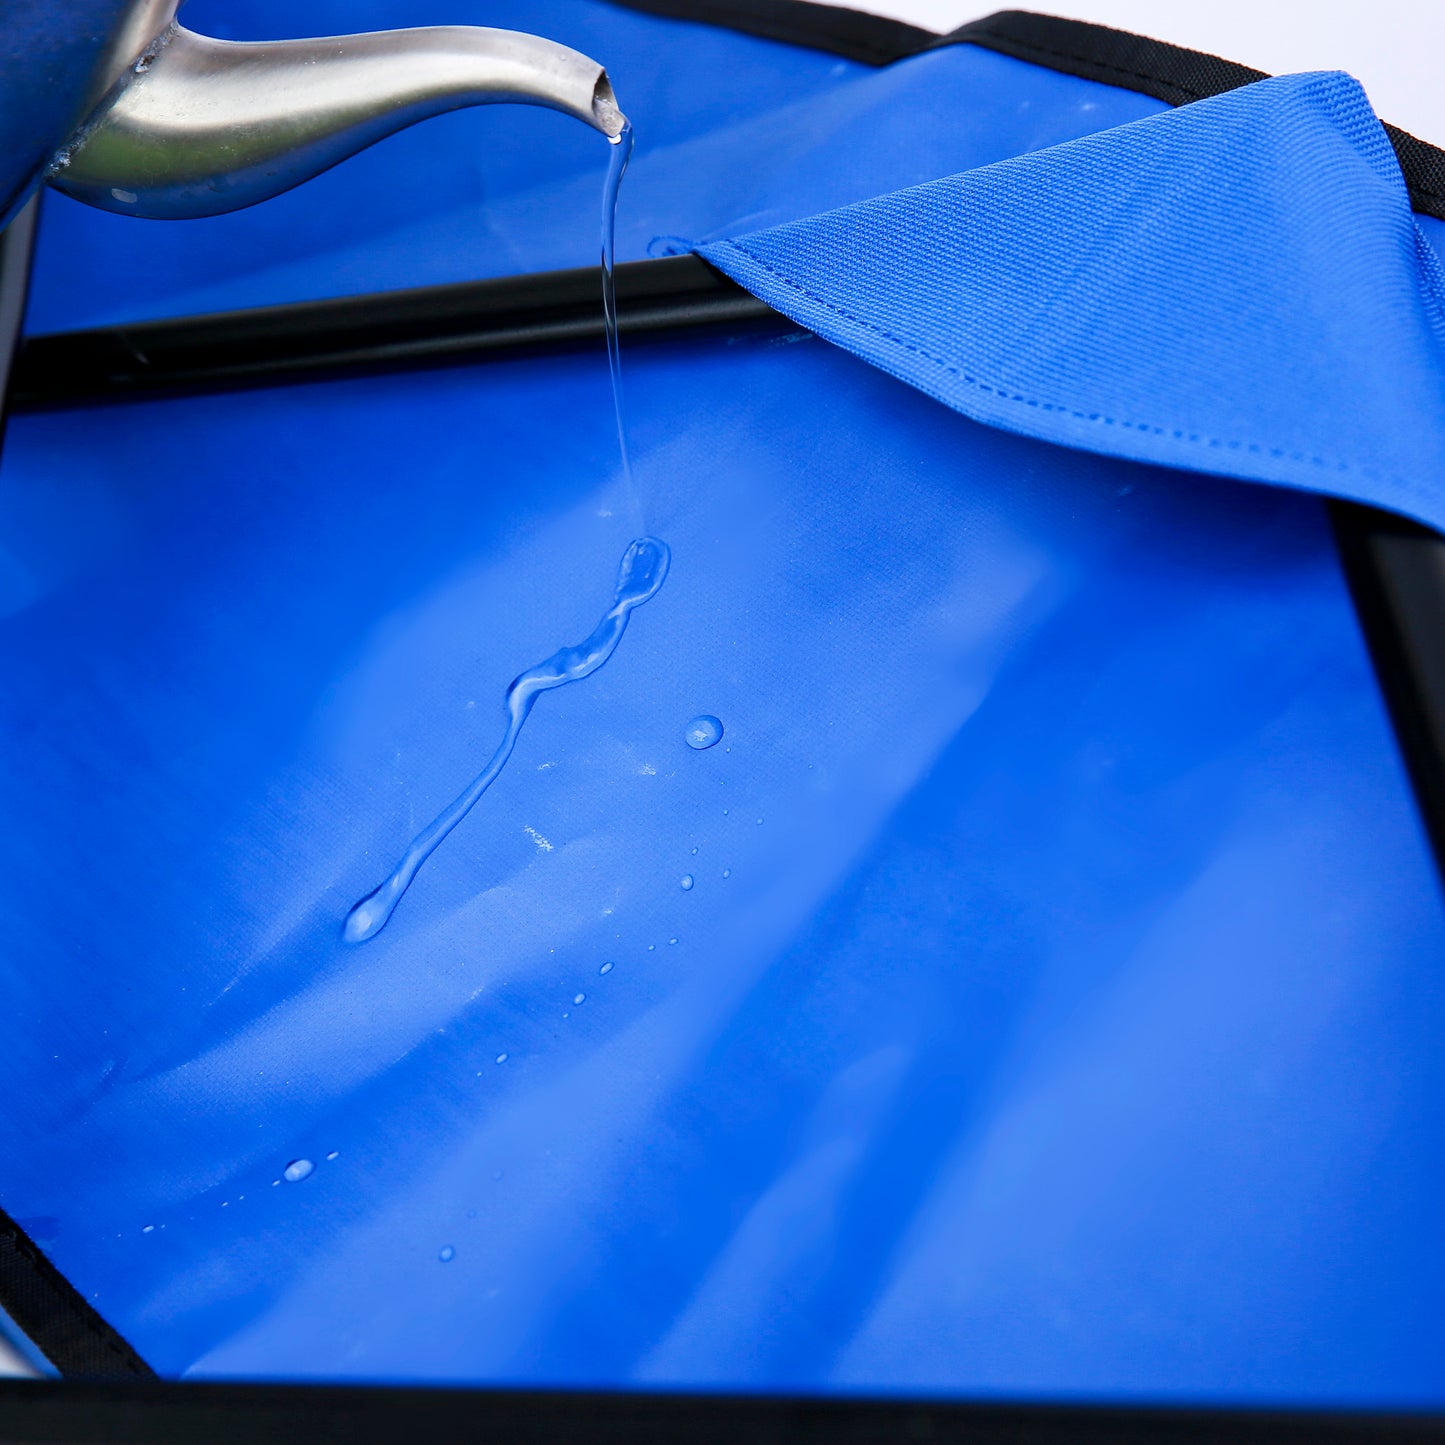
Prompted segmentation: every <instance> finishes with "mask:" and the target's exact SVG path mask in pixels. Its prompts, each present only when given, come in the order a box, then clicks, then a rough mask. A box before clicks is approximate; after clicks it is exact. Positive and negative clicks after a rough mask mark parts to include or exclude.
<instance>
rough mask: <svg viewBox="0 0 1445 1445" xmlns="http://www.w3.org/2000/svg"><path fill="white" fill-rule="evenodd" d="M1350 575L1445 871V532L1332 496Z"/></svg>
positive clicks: (1363, 628) (1438, 859)
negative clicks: (1334, 500)
mask: <svg viewBox="0 0 1445 1445" xmlns="http://www.w3.org/2000/svg"><path fill="white" fill-rule="evenodd" d="M1330 519H1331V521H1332V523H1333V525H1334V531H1335V541H1336V544H1337V546H1338V548H1339V553H1340V561H1341V563H1342V564H1343V566H1344V572H1345V580H1346V581H1347V582H1348V584H1349V588H1350V593H1351V596H1352V597H1353V599H1354V603H1355V611H1356V613H1357V615H1358V616H1359V619H1360V630H1361V631H1362V632H1363V633H1364V634H1365V642H1366V644H1367V645H1368V647H1369V652H1370V659H1371V661H1372V663H1373V664H1374V668H1375V676H1376V678H1377V680H1378V681H1379V684H1380V692H1381V693H1382V694H1383V696H1384V699H1385V705H1386V707H1387V708H1388V709H1389V712H1390V718H1391V721H1392V722H1393V723H1394V727H1395V736H1396V738H1397V740H1398V741H1399V744H1400V752H1401V754H1402V755H1403V757H1404V760H1405V767H1406V770H1407V771H1408V772H1409V774H1410V781H1411V783H1412V784H1413V785H1414V788H1415V796H1416V798H1417V800H1418V802H1419V805H1420V813H1421V817H1422V820H1423V822H1424V825H1425V831H1426V834H1427V835H1428V837H1429V839H1430V844H1431V846H1432V848H1433V849H1434V850H1435V859H1436V862H1437V863H1438V864H1439V865H1440V868H1441V871H1442V872H1445V628H1442V625H1441V623H1442V619H1445V538H1442V537H1441V536H1440V534H1439V533H1438V532H1432V531H1431V530H1430V528H1428V527H1424V526H1421V525H1420V523H1418V522H1412V521H1409V520H1407V519H1406V518H1404V517H1398V516H1396V515H1395V514H1394V513H1392V512H1382V511H1379V510H1377V509H1376V508H1374V507H1365V506H1361V505H1360V504H1358V503H1355V502H1331V503H1330Z"/></svg>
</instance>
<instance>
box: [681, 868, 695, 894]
mask: <svg viewBox="0 0 1445 1445" xmlns="http://www.w3.org/2000/svg"><path fill="white" fill-rule="evenodd" d="M692 882H693V879H692V874H691V873H684V874H683V875H682V878H681V880H680V883H681V887H682V891H683V892H684V893H687V892H690V891H691V889H692Z"/></svg>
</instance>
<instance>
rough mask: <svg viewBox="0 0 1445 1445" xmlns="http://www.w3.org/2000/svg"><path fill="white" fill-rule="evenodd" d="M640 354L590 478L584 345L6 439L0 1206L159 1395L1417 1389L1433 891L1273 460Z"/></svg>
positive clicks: (816, 347) (806, 355)
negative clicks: (1197, 464)
mask: <svg viewBox="0 0 1445 1445" xmlns="http://www.w3.org/2000/svg"><path fill="white" fill-rule="evenodd" d="M628 380H629V388H630V394H631V396H632V398H633V428H632V435H633V441H634V445H635V449H636V456H637V469H638V480H637V487H636V491H635V493H630V492H629V490H628V489H627V487H626V485H625V484H624V483H623V482H622V480H621V479H620V478H619V477H618V475H617V473H616V463H615V451H614V450H613V446H612V440H611V435H610V432H611V415H610V405H609V400H608V397H607V388H606V380H605V363H604V362H603V360H602V358H601V357H588V356H582V357H573V358H542V359H537V360H533V361H526V362H513V363H506V364H497V365H493V366H489V367H484V368H478V369H474V370H464V371H456V372H448V373H439V374H435V375H414V376H409V377H399V378H390V379H387V378H378V379H374V380H369V381H357V382H352V383H347V384H334V385H324V386H312V387H302V388H290V389H278V390H275V391H268V392H261V393H255V394H251V395H246V396H234V397H220V398H216V399H211V400H197V401H187V402H170V403H162V402H155V403H148V404H145V405H137V406H128V407H124V408H112V409H109V410H107V411H104V412H98V413H91V414H88V415H86V416H84V417H82V418H77V417H75V416H52V417H22V418H18V419H17V420H16V422H15V424H14V427H13V431H12V434H11V439H10V443H9V449H8V455H7V459H6V464H5V473H4V475H5V481H6V489H5V494H6V499H7V501H6V506H7V511H6V536H7V548H8V556H9V558H10V560H9V562H8V564H7V568H6V578H7V589H6V596H7V607H6V611H7V615H6V616H5V618H4V621H3V624H0V665H3V668H4V672H5V676H6V678H7V686H6V689H5V693H4V698H3V700H0V736H3V738H4V739H5V747H6V752H7V755H9V756H10V757H11V758H12V759H16V760H18V763H17V765H16V766H12V767H11V768H8V769H6V770H5V772H4V776H3V784H0V786H3V795H0V805H3V809H4V816H5V817H6V819H7V820H8V827H7V829H6V831H5V833H4V835H3V837H0V890H3V893H0V900H3V907H4V912H5V916H6V919H7V937H8V945H7V949H6V953H5V958H6V962H5V964H4V965H3V967H4V970H5V973H4V986H5V997H6V1003H7V1016H8V1018H9V1019H10V1024H9V1033H8V1036H7V1048H6V1050H5V1051H4V1053H3V1055H0V1088H3V1091H4V1094H5V1097H6V1098H7V1099H9V1100H12V1101H23V1106H20V1107H11V1108H7V1110H5V1111H4V1114H3V1116H0V1159H3V1161H4V1168H3V1176H0V1205H3V1206H4V1207H5V1208H6V1209H7V1210H9V1211H10V1212H11V1213H13V1214H15V1215H18V1216H19V1217H20V1218H22V1219H23V1220H25V1221H26V1223H27V1227H30V1228H32V1229H33V1230H34V1232H35V1233H36V1234H37V1235H38V1236H39V1237H40V1238H41V1239H42V1240H43V1241H44V1243H45V1245H46V1247H47V1248H48V1249H49V1250H50V1252H51V1254H52V1256H53V1257H54V1259H55V1260H56V1261H57V1263H58V1264H59V1265H60V1267H61V1268H62V1269H63V1270H65V1271H66V1273H67V1274H68V1275H69V1276H70V1277H71V1278H72V1279H73V1280H74V1281H76V1283H77V1285H78V1286H79V1287H80V1288H81V1289H82V1290H83V1291H84V1292H85V1294H86V1295H87V1297H89V1298H91V1299H93V1300H94V1302H95V1304H96V1305H97V1307H98V1308H100V1309H101V1310H102V1311H103V1312H104V1313H105V1314H106V1315H107V1317H108V1318H110V1319H111V1320H113V1321H114V1322H115V1324H116V1325H117V1326H118V1327H119V1328H120V1329H121V1330H122V1331H123V1332H124V1333H125V1334H126V1335H127V1336H128V1337H129V1338H130V1339H131V1340H133V1341H134V1343H135V1344H136V1346H137V1347H138V1348H139V1349H140V1350H141V1351H142V1353H143V1354H144V1355H145V1356H146V1357H147V1358H148V1359H150V1360H151V1361H153V1362H154V1364H155V1365H156V1366H157V1368H159V1369H160V1370H162V1371H163V1372H165V1373H167V1374H171V1373H186V1372H189V1373H191V1374H194V1375H198V1376H217V1375H224V1376H233V1375H240V1376H285V1377H303V1378H332V1377H344V1378H351V1379H413V1380H418V1379H419V1380H451V1381H484V1382H506V1383H512V1384H572V1385H577V1384H605V1385H625V1384H630V1385H639V1386H648V1387H652V1386H700V1385H709V1386H716V1387H720V1388H726V1389H736V1388H751V1389H794V1390H796V1389H807V1390H825V1391H826V1390H856V1389H868V1390H885V1391H905V1392H907V1391H927V1392H938V1391H943V1392H948V1393H976V1392H1020V1393H1024V1394H1028V1395H1047V1396H1060V1395H1071V1394H1086V1395H1091V1396H1100V1397H1122V1398H1134V1399H1137V1398H1152V1397H1167V1398H1172V1399H1176V1400H1178V1399H1194V1398H1208V1399H1214V1400H1234V1401H1260V1400H1277V1399H1289V1400H1308V1401H1314V1402H1328V1403H1333V1404H1344V1403H1359V1402H1371V1403H1377V1404H1378V1403H1389V1404H1402V1403H1422V1402H1434V1403H1436V1404H1438V1403H1441V1401H1442V1396H1445V1389H1442V1380H1441V1375H1440V1368H1439V1362H1440V1358H1441V1344H1442V1340H1441V1325H1440V1312H1439V1308H1438V1305H1439V1301H1440V1298H1441V1295H1442V1290H1445V1261H1442V1257H1441V1255H1440V1253H1439V1251H1438V1250H1436V1249H1435V1248H1434V1240H1435V1237H1436V1233H1437V1225H1438V1201H1439V1198H1440V1191H1441V1188H1442V1185H1445V1179H1442V1166H1441V1161H1440V1156H1439V1153H1438V1151H1435V1150H1433V1149H1431V1148H1429V1147H1428V1143H1427V1142H1426V1141H1428V1140H1429V1139H1430V1138H1431V1137H1432V1134H1433V1131H1434V1127H1435V1121H1436V1120H1438V1118H1439V1117H1440V1114H1441V1111H1442V1109H1445V1056H1442V1054H1441V1051H1440V1049H1439V1038H1440V1033H1441V1029H1442V1027H1445V980H1442V972H1441V969H1440V966H1439V961H1440V958H1441V957H1442V954H1445V909H1442V902H1441V894H1440V889H1439V886H1438V883H1437V881H1436V877H1435V874H1434V870H1433V867H1432V864H1431V861H1430V857H1429V853H1428V850H1427V847H1426V845H1425V842H1424V840H1423V837H1422V835H1421V832H1420V828H1419V824H1418V822H1417V820H1416V817H1415V814H1414V809H1413V806H1412V803H1411V800H1410V795H1409V790H1408V787H1407V784H1406V782H1405V778H1404V776H1403V773H1402V770H1401V767H1400V763H1399V760H1398V758H1397V756H1396V754H1395V750H1394V747H1393V744H1392V741H1391V738H1390V734H1389V728H1388V724H1387V722H1386V719H1385V716H1384V713H1383V710H1382V707H1381V704H1380V701H1379V699H1378V696H1377V694H1376V691H1375V688H1374V685H1373V682H1372V679H1371V676H1370V667H1369V662H1368V659H1367V658H1366V655H1365V652H1364V649H1363V647H1362V645H1361V642H1360V638H1359V635H1358V631H1357V629H1356V626H1355V623H1354V619H1353V617H1352V614H1351V608H1350V603H1349V599H1348V597H1347V595H1346V591H1345V588H1344V586H1343V583H1342V581H1341V578H1340V575H1339V570H1338V565H1337V563H1336V561H1335V557H1334V553H1333V549H1332V546H1331V543H1330V539H1329V533H1328V528H1327V526H1326V524H1325V520H1324V517H1323V514H1322V509H1321V507H1320V504H1319V503H1318V502H1317V501H1316V500H1314V499H1312V498H1305V497H1299V496H1294V495H1291V494H1289V493H1287V492H1284V491H1281V490H1278V489H1269V488H1262V487H1252V486H1242V485H1239V484H1234V483H1227V482H1220V481H1215V480H1211V479H1208V478H1203V477H1191V476H1183V475H1180V474H1177V473H1169V472H1165V471H1161V470H1151V469H1147V468H1143V467H1140V466H1137V465H1135V464H1131V463H1125V462H1118V461H1113V460H1110V459H1106V458H1099V457H1094V456H1090V455H1088V454H1085V453H1082V452H1070V451H1066V450H1063V449H1060V448H1056V447H1051V446H1048V445H1046V444H1044V443H1040V442H1034V441H1029V440H1024V439H1020V438H1016V437H1012V436H1009V435H1007V434H1006V433H1003V432H1001V431H998V430H990V429H987V428H984V427H981V426H978V425H977V424H975V423H973V422H970V421H968V420H966V419H964V418H962V417H959V416H956V415H955V414H953V413H952V412H950V411H948V410H946V409H945V408H943V407H940V406H937V405H936V404H935V403H933V402H932V401H930V400H928V399H927V398H925V397H923V396H922V395H920V394H919V393H918V392H917V391H915V390H914V389H912V388H910V387H907V386H904V385H903V384H901V383H899V382H897V381H894V380H892V379H891V378H888V377H886V376H884V375H883V374H882V373H881V372H879V371H877V370H875V369H873V368H871V367H868V366H865V365H863V364H862V363H860V362H858V361H856V360H854V359H853V358H851V357H849V356H847V355H846V354H844V353H843V352H841V351H839V350H837V349H835V348H833V347H830V346H827V345H825V344H824V343H822V342H819V341H816V340H804V341H800V342H793V343H791V344H783V345H779V344H776V343H773V344H769V343H766V342H758V341H752V342H740V343H737V344H732V345H728V344H725V343H721V342H719V343H714V344H709V345H694V346H684V345H676V346H667V347H655V348H647V349H643V348H631V349H630V350H629V353H628ZM641 532H649V533H653V534H655V535H657V536H659V537H661V538H663V539H664V540H665V541H667V542H668V543H669V544H670V545H671V547H672V551H673V565H672V572H671V575H670V576H669V577H668V579H667V581H666V583H665V585H664V586H663V588H662V590H661V592H660V593H659V594H658V596H657V597H656V598H655V599H653V600H652V601H650V602H649V603H648V604H647V605H646V606H645V607H643V608H642V609H640V610H639V611H638V612H637V613H636V614H635V616H634V617H633V619H632V622H631V625H630V628H629V630H628V632H627V634H626V636H625V637H624V638H623V639H622V642H621V645H620V646H619V648H618V650H617V653H616V655H615V656H614V657H613V658H612V660H611V661H610V662H609V663H608V664H607V665H606V666H605V667H604V668H603V669H602V670H601V671H600V672H599V673H597V674H596V675H595V676H594V677H591V678H588V679H587V680H585V681H583V682H580V683H578V684H576V685H575V686H573V687H569V688H567V689H564V690H563V691H561V692H558V693H556V694H552V695H549V696H547V697H544V698H542V699H541V701H540V702H539V703H538V705H537V709H536V712H535V713H534V715H533V717H532V718H531V720H530V721H529V723H528V724H527V727H526V730H525V731H524V732H523V734H522V739H521V743H520V745H519V747H518V750H517V752H516V754H515V756H514V757H513V759H512V761H511V763H510V764H509V766H508V769H507V770H506V771H505V772H504V773H503V775H502V777H501V779H500V781H499V782H498V783H497V784H496V785H495V787H494V788H493V789H492V791H491V792H489V793H488V794H487V795H486V796H485V797H484V798H483V800H482V802H481V803H480V804H479V805H478V808H477V810H476V811H475V812H474V813H473V814H472V816H471V817H470V818H468V819H467V821H466V822H465V823H464V824H463V825H462V826H461V828H460V829H458V831H457V832H456V833H455V834H454V835H453V836H452V838H450V839H449V840H448V841H447V843H446V844H444V845H443V847H442V848H441V849H440V850H439V852H438V853H437V854H436V856H435V857H434V858H433V860H432V861H431V862H430V863H429V864H428V865H427V867H426V868H425V869H424V870H423V871H422V874H421V876H420V877H419V878H418V880H417V882H416V883H415V884H414V885H413V887H412V890H411V892H410V893H409V894H408V895H407V896H406V898H405V899H404V900H403V902H402V904H401V907H400V909H399V910H398V912H397V914H396V916H395V918H394V919H393V920H392V921H391V923H390V924H389V925H388V927H387V928H386V929H385V930H384V931H383V932H382V934H381V935H380V936H379V937H378V938H376V939H375V940H374V941H373V942H371V943H368V944H365V945H363V946H361V947H359V948H349V947H347V946H345V945H344V944H343V943H342V942H341V941H340V937H339V930H340V924H341V919H342V918H343V916H344V915H345V912H346V910H347V908H348V907H349V906H350V905H351V903H352V902H354V901H355V900H356V899H357V898H358V897H360V896H361V895H362V894H363V893H364V892H366V891H367V890H368V889H370V888H371V887H372V886H374V885H375V884H376V883H377V882H378V881H379V879H380V877H381V876H382V875H383V874H384V873H385V871H386V870H387V869H388V868H390V866H391V864H392V862H393V861H394V860H395V858H396V856H397V855H398V853H399V851H400V849H401V848H402V846H403V845H404V844H405V842H406V840H407V839H408V837H409V836H410V835H411V833H412V832H413V831H414V830H415V829H416V828H417V827H419V826H420V825H421V824H422V823H424V822H425V821H426V820H427V818H429V817H430V816H431V815H432V814H433V813H434V812H435V811H436V810H437V809H439V808H440V807H441V806H442V805H443V804H444V803H445V802H447V801H448V800H449V799H450V798H451V797H452V796H453V795H454V794H455V793H456V792H457V791H458V790H459V789H460V788H461V786H462V784H463V783H464V782H465V781H466V780H467V779H468V778H469V777H470V776H471V775H472V774H473V773H474V772H475V771H476V770H477V769H479V768H480V766H481V764H482V762H483V761H484V759H485V757H486V756H487V754H488V753H489V752H490V751H491V749H492V747H493V746H494V744H495V742H496V739H497V738H498V736H499V735H500V730H501V715H500V714H501V707H500V702H501V694H502V690H503V688H504V687H505V685H506V683H507V681H508V679H509V678H511V677H512V676H513V675H515V674H516V673H517V672H519V671H521V670H522V669H523V668H525V667H527V666H529V665H531V664H533V663H535V662H537V661H539V660H540V659H541V658H543V657H545V656H546V655H548V654H549V653H550V652H551V651H553V650H554V649H555V648H556V647H557V646H558V645H559V644H561V643H563V642H570V641H575V640H576V639H578V638H580V637H581V636H583V635H585V633H586V632H587V631H588V629H589V628H590V627H591V626H592V625H593V623H594V622H595V620H596V618H597V616H598V615H599V614H600V612H601V610H602V608H603V606H605V604H606V602H607V599H608V597H609V596H610V593H611V588H612V581H613V577H614V575H615V569H616V566H617V561H618V558H619V557H620V556H621V554H622V551H623V549H624V547H625V546H626V545H627V543H628V541H629V540H630V539H631V538H632V537H634V536H636V535H638V534H639V533H641ZM699 713H711V714H713V715H715V716H717V717H718V718H720V719H721V720H722V722H723V724H724V727H725V733H724V737H723V741H722V742H721V743H720V744H719V745H718V746H716V747H715V748H713V749H711V750H709V751H705V752H696V751H693V750H692V749H691V748H689V747H688V746H687V745H686V743H685V741H684V729H685V726H686V724H687V722H688V720H689V719H690V718H691V717H693V716H694V715H695V714H699ZM694 850H696V851H694ZM687 876H691V877H692V878H693V879H694V886H693V887H692V888H691V889H684V888H683V887H682V879H683V878H684V877H687ZM674 939H675V940H676V942H673V940H674ZM608 965H612V967H610V968H608V967H607V966H608ZM604 970H605V971H604ZM333 1153H335V1155H336V1157H335V1158H332V1157H331V1156H332V1155H333ZM297 1159H306V1160H309V1161H311V1162H312V1163H313V1164H314V1166H315V1168H314V1170H313V1171H312V1172H311V1173H310V1174H309V1175H308V1176H307V1177H306V1178H303V1179H300V1180H297V1181H296V1182H287V1181H285V1180H284V1179H283V1174H282V1171H283V1170H284V1168H285V1166H286V1165H287V1164H288V1163H290V1162H291V1161H293V1160H297ZM277 1180H281V1181H282V1182H280V1183H273V1181H277ZM448 1251H450V1257H449V1258H444V1257H443V1256H444V1254H446V1253H447V1252H448Z"/></svg>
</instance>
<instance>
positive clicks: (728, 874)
mask: <svg viewBox="0 0 1445 1445" xmlns="http://www.w3.org/2000/svg"><path fill="white" fill-rule="evenodd" d="M732 876H733V870H732V869H731V868H724V869H723V877H724V878H731V877H732Z"/></svg>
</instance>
